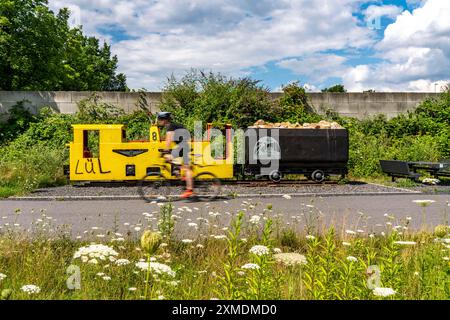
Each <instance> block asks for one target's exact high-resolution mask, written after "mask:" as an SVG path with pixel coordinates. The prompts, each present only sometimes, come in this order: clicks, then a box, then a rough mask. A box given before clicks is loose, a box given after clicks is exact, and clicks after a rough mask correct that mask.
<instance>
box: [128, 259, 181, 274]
mask: <svg viewBox="0 0 450 320" xmlns="http://www.w3.org/2000/svg"><path fill="white" fill-rule="evenodd" d="M136 267H138V268H139V269H141V270H142V271H147V270H148V268H149V264H148V262H138V263H136ZM150 271H151V272H154V273H156V274H158V275H168V276H170V277H172V278H174V277H175V275H176V273H175V271H173V270H172V268H170V267H169V266H168V265H166V264H163V263H158V262H150Z"/></svg>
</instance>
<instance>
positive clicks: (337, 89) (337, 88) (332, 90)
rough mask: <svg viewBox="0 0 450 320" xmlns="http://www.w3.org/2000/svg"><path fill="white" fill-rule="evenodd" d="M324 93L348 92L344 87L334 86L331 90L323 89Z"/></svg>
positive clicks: (340, 85)
mask: <svg viewBox="0 0 450 320" xmlns="http://www.w3.org/2000/svg"><path fill="white" fill-rule="evenodd" d="M322 92H334V93H346V92H347V90H345V87H344V85H342V84H337V85H335V86H332V87H330V88H325V89H323V90H322Z"/></svg>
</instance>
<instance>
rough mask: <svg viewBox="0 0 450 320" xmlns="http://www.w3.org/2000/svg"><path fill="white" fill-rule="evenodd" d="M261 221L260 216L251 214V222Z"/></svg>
mask: <svg viewBox="0 0 450 320" xmlns="http://www.w3.org/2000/svg"><path fill="white" fill-rule="evenodd" d="M260 221H261V217H260V216H252V217H251V218H250V220H249V222H250V223H251V224H258V223H259V222H260Z"/></svg>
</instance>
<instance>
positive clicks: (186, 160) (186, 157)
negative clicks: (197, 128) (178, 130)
mask: <svg viewBox="0 0 450 320" xmlns="http://www.w3.org/2000/svg"><path fill="white" fill-rule="evenodd" d="M172 156H173V157H174V158H180V157H182V158H183V170H184V172H185V179H186V192H185V193H184V194H183V195H182V197H183V198H188V197H190V196H192V194H193V190H194V178H193V172H192V168H191V165H190V162H191V161H190V160H191V159H190V146H189V144H188V143H186V142H181V143H180V144H179V145H178V146H177V147H176V148H175V149H173V151H172Z"/></svg>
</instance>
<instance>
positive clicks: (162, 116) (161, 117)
mask: <svg viewBox="0 0 450 320" xmlns="http://www.w3.org/2000/svg"><path fill="white" fill-rule="evenodd" d="M156 117H157V118H158V120H170V119H172V114H171V113H170V112H158V113H157V114H156Z"/></svg>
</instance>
